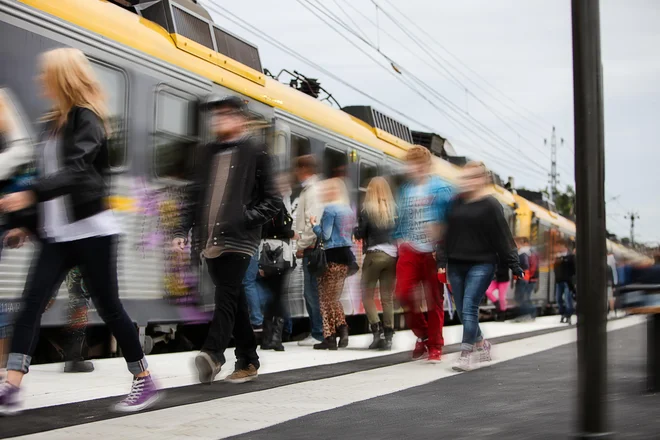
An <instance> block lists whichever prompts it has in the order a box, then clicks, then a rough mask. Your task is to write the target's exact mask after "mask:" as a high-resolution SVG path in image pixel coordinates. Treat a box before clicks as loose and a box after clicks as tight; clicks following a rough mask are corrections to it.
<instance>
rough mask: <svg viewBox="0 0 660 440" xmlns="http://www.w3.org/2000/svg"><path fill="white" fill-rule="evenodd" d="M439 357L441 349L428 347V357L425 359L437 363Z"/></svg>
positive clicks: (440, 356)
mask: <svg viewBox="0 0 660 440" xmlns="http://www.w3.org/2000/svg"><path fill="white" fill-rule="evenodd" d="M440 358H442V351H440V350H438V349H437V348H429V357H428V359H427V361H428V362H429V363H430V364H439V363H440V360H441V359H440Z"/></svg>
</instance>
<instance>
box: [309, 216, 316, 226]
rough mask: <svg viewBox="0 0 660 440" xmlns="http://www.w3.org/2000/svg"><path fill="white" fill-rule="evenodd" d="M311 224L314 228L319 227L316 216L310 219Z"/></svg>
mask: <svg viewBox="0 0 660 440" xmlns="http://www.w3.org/2000/svg"><path fill="white" fill-rule="evenodd" d="M309 223H310V224H311V225H312V226H316V225H318V222H317V218H316V216H315V215H312V216H310V217H309Z"/></svg>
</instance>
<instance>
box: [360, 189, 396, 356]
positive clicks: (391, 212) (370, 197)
mask: <svg viewBox="0 0 660 440" xmlns="http://www.w3.org/2000/svg"><path fill="white" fill-rule="evenodd" d="M395 220H396V204H395V203H394V197H392V190H391V189H390V185H389V184H388V183H387V180H385V179H384V178H382V177H374V178H373V179H371V182H369V185H368V186H367V194H366V197H365V199H364V208H363V209H362V212H361V213H360V215H359V216H358V226H357V227H356V228H355V238H357V239H358V240H362V246H363V249H364V250H365V254H366V256H365V257H364V263H363V265H362V288H363V296H362V302H363V303H364V309H365V311H366V312H367V318H368V319H369V326H370V327H371V333H372V334H373V337H374V339H373V341H372V342H371V345H369V349H372V350H373V349H376V348H380V349H383V350H391V349H392V337H393V335H394V303H393V298H392V296H393V291H394V283H395V279H396V257H397V248H396V245H395V244H394V239H393V238H392V236H393V234H394V226H395ZM378 284H379V285H380V301H381V304H382V306H383V322H382V324H381V321H380V318H379V317H378V310H377V309H376V303H375V302H374V295H375V293H376V285H378Z"/></svg>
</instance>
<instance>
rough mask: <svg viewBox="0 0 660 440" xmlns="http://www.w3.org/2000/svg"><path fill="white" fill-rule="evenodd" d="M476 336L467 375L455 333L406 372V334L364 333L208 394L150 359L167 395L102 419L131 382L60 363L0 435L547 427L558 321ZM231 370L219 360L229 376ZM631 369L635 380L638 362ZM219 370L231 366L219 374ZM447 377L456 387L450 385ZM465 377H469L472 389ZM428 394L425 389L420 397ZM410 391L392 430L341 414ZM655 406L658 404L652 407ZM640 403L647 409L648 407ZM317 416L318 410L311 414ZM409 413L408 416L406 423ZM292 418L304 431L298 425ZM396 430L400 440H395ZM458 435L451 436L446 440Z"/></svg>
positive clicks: (117, 365) (115, 371) (561, 341)
mask: <svg viewBox="0 0 660 440" xmlns="http://www.w3.org/2000/svg"><path fill="white" fill-rule="evenodd" d="M642 322H644V319H643V318H640V317H627V318H624V319H619V320H614V321H611V322H609V324H608V330H609V331H612V332H620V331H624V330H625V329H635V331H637V332H638V333H639V332H641V333H640V334H642V336H641V337H642V338H643V333H644V327H643V326H639V325H638V324H640V323H642ZM483 329H484V332H485V333H486V334H487V336H488V337H489V338H490V339H491V340H492V341H494V342H495V343H496V346H495V349H494V356H495V358H496V359H495V361H494V362H493V365H492V366H491V367H489V368H485V369H482V370H478V371H475V372H470V373H467V374H465V373H464V374H459V373H456V372H454V371H452V370H451V363H452V362H453V361H454V360H455V359H456V357H457V356H458V353H457V352H458V349H459V344H458V343H459V342H460V336H461V331H462V328H461V327H460V326H452V327H447V328H446V329H445V339H446V350H445V352H446V354H445V356H444V357H443V362H442V363H440V364H437V365H429V364H427V363H425V362H409V350H410V348H411V347H412V344H413V342H414V336H413V335H412V334H411V333H410V332H398V333H397V334H396V336H395V346H394V348H395V349H394V350H393V351H392V352H386V353H383V352H377V351H367V350H364V349H363V348H364V347H366V345H367V344H368V342H369V339H370V336H368V335H364V336H357V337H352V338H351V345H350V346H349V348H348V349H346V350H343V351H338V352H318V351H314V350H312V349H311V348H309V347H298V346H297V345H295V344H287V345H286V350H287V351H285V352H283V353H276V352H262V353H261V356H262V362H263V367H262V369H261V370H260V378H259V379H258V380H257V381H255V382H253V383H249V384H244V385H231V384H226V383H221V382H219V383H214V384H213V385H211V386H203V385H193V384H194V383H195V377H194V375H193V373H192V370H191V363H192V357H193V356H194V353H179V354H170V355H157V356H151V357H150V358H149V361H150V362H151V365H152V371H153V372H154V375H155V376H156V377H157V378H158V381H159V383H160V385H161V386H163V387H164V388H167V390H166V396H165V397H164V399H163V400H162V402H161V403H159V405H158V406H157V407H156V408H155V409H154V410H152V411H149V412H146V413H141V414H136V415H129V416H123V415H117V414H113V413H110V412H109V411H108V407H109V405H110V404H112V403H113V402H114V401H116V397H114V396H118V395H122V394H124V393H125V392H126V391H127V389H128V387H129V381H130V378H129V376H128V373H127V372H126V370H125V366H124V364H123V360H121V359H108V360H102V361H97V362H96V367H97V370H96V371H95V372H94V373H91V374H84V375H69V374H64V373H61V368H62V365H61V364H60V365H57V364H53V365H44V366H37V367H35V368H34V369H33V370H32V372H31V373H30V375H28V376H27V377H26V382H25V384H26V391H27V393H26V402H25V405H26V408H27V409H28V410H27V411H25V412H24V413H23V414H22V415H20V416H17V417H15V418H11V419H0V437H2V438H9V437H12V436H13V437H12V438H25V439H66V440H74V439H78V438H80V439H83V438H84V439H89V438H92V437H93V436H103V438H104V439H115V438H116V439H127V438H141V439H158V440H166V439H181V438H186V439H213V440H215V439H219V438H226V437H230V436H234V435H241V434H245V433H248V432H251V431H258V430H261V429H265V430H264V431H259V432H255V433H252V434H250V435H249V437H245V438H269V439H270V438H282V439H284V438H287V439H289V438H296V439H297V438H300V439H302V438H335V437H334V436H331V435H326V434H328V433H330V432H333V431H331V430H328V429H330V425H332V423H331V422H332V420H334V419H333V418H332V417H333V416H332V414H334V413H335V412H337V414H342V416H341V418H340V419H338V420H342V419H346V418H349V419H351V423H355V424H357V425H358V426H356V427H355V428H356V429H355V430H354V431H350V430H349V429H348V428H346V429H343V427H342V426H334V427H333V428H332V429H337V430H338V431H337V432H338V434H337V435H339V436H341V438H359V439H369V438H378V439H384V438H402V437H403V436H402V435H400V434H401V432H400V430H401V429H404V428H406V427H407V428H408V429H410V430H412V431H410V432H409V434H412V435H415V436H416V438H438V437H437V436H429V435H430V433H429V432H427V431H423V432H425V433H426V434H423V433H422V432H419V433H418V432H417V431H416V430H415V426H414V424H415V423H416V422H414V421H415V420H417V419H418V417H416V414H417V411H420V415H421V414H422V413H423V412H424V411H427V410H423V408H434V405H437V406H438V409H437V410H438V413H437V414H438V417H436V419H437V420H433V422H431V421H430V419H428V418H427V417H428V414H427V415H426V416H424V417H423V418H422V420H427V421H428V423H430V425H429V426H434V424H438V423H440V421H445V422H447V421H451V420H452V419H455V420H456V423H457V424H459V425H460V424H461V423H462V422H461V420H463V419H465V418H466V417H468V416H469V414H470V411H472V412H474V411H475V410H487V411H489V412H493V418H492V419H489V420H486V419H484V420H481V421H480V422H479V423H481V424H485V425H488V424H489V423H490V424H491V425H490V428H488V429H490V430H491V431H488V429H486V428H487V426H484V427H483V429H485V430H486V431H484V432H482V433H481V434H483V435H484V436H481V435H480V434H479V435H472V436H470V438H490V437H489V435H490V434H493V433H494V432H499V434H500V435H499V436H498V437H497V438H532V437H520V436H518V437H509V436H502V432H503V431H502V429H505V428H506V427H505V426H503V423H504V422H503V421H502V420H504V419H501V420H500V416H499V415H497V414H496V413H497V412H501V413H502V414H501V417H504V418H508V419H511V418H513V419H519V418H520V417H518V416H517V415H516V414H518V413H520V414H521V417H523V418H526V419H527V420H530V423H531V424H532V425H534V424H536V421H535V420H536V418H537V417H540V418H545V417H546V416H545V414H543V413H542V412H538V413H537V412H535V410H534V408H533V407H529V406H528V405H527V403H526V402H528V401H529V402H533V401H536V400H538V399H539V397H538V396H537V394H539V393H540V392H541V391H540V390H541V389H545V388H548V387H550V388H552V387H559V388H561V387H566V386H568V385H567V384H568V383H570V382H571V380H573V379H571V377H572V376H574V370H575V359H574V358H575V356H574V352H575V349H574V347H573V348H570V347H571V346H572V344H573V343H574V341H575V339H576V331H575V328H574V327H568V326H566V325H560V324H559V322H558V317H556V316H553V317H543V318H539V319H537V320H536V321H535V322H531V323H521V324H516V323H510V322H505V323H497V322H492V323H485V324H483ZM626 331H627V330H626ZM638 342H639V344H636V345H639V346H640V350H643V346H644V341H643V340H639V341H638ZM567 344H568V345H567ZM629 345H635V344H630V343H628V344H624V345H623V346H622V347H619V348H620V349H626V350H627V349H628V348H630V347H628V346H629ZM557 347H561V350H565V351H566V352H567V353H568V355H566V354H564V355H562V356H560V357H561V359H555V358H554V357H553V355H550V356H549V357H548V356H546V355H545V353H550V352H551V351H552V350H553V349H557ZM567 347H569V348H567ZM548 350H550V351H548ZM534 356H542V360H541V361H531V362H532V364H533V365H532V366H530V365H531V364H530V365H528V364H529V362H530V359H534ZM543 356H545V357H543ZM523 358H524V359H523ZM540 359H541V358H540ZM523 360H524V362H526V363H525V364H524V366H523V367H520V368H519V367H517V366H516V363H517V362H521V361H523ZM231 362H232V360H230V359H228V364H229V365H228V366H231V364H230V363H231ZM535 362H536V363H535ZM553 362H561V363H562V364H561V365H560V367H559V368H560V370H558V371H555V372H554V373H552V374H550V372H551V371H552V369H553V368H554V367H551V366H550V364H552V363H553ZM509 364H512V366H510V365H509ZM638 368H639V369H640V370H641V371H643V369H644V365H643V361H642V362H641V363H640V365H639V367H638ZM500 369H502V370H501V371H500ZM229 370H231V368H228V369H227V371H226V372H224V373H223V374H224V375H226V374H228V373H229V372H230V371H229ZM455 376H466V378H465V379H460V380H459V378H456V377H455ZM470 377H474V378H475V379H474V382H472V380H470V379H469V378H470ZM558 378H564V379H563V380H564V381H566V384H563V383H562V384H559V383H557V380H558ZM457 381H458V382H464V381H468V384H467V385H465V386H458V387H457V386H455V385H453V384H454V383H457ZM548 381H549V382H548ZM573 382H574V380H573ZM429 384H430V385H429ZM560 385H561V386H560ZM427 386H428V387H430V388H424V387H427ZM415 387H422V388H421V389H423V390H427V391H424V392H423V393H422V397H421V398H419V399H418V398H410V399H409V398H400V399H399V398H397V399H394V402H396V404H394V402H392V407H391V411H395V412H396V413H397V414H399V415H400V416H401V420H400V423H399V424H400V426H394V425H392V424H391V423H390V422H391V421H393V420H395V418H393V417H394V415H390V414H388V415H387V416H386V418H385V419H383V420H380V422H379V421H378V420H379V419H378V418H376V419H370V418H364V417H363V413H362V412H358V413H354V412H351V411H350V410H349V411H348V414H347V413H346V410H347V409H348V408H350V405H355V402H365V403H364V404H365V405H370V403H369V402H373V405H374V407H373V411H375V410H376V408H379V407H380V406H379V405H380V403H379V402H382V401H383V399H384V398H383V397H382V396H385V395H391V396H390V397H388V399H390V398H393V397H394V396H396V395H398V394H403V393H413V394H412V395H413V396H414V393H415V391H414V390H415V389H417V388H415ZM559 388H558V389H559ZM573 388H574V385H573ZM561 389H563V388H561ZM432 390H435V391H432ZM393 393H396V394H393ZM424 393H426V394H424ZM429 393H430V394H429ZM640 393H641V391H640ZM640 398H641V397H640ZM567 399H568V400H566V401H562V402H558V405H560V407H561V408H559V409H562V410H563V409H565V408H570V407H572V406H573V405H574V396H573V395H571V396H569V397H568V398H567ZM655 399H656V400H655V401H656V402H657V397H656V398H655ZM470 402H471V404H472V405H473V406H474V405H475V403H476V404H477V407H476V408H472V409H470V408H468V406H466V407H465V408H463V409H461V408H460V405H468V403H470ZM648 403H649V404H651V401H650V400H649V401H648ZM346 405H349V406H346ZM454 405H456V407H455V408H454ZM512 405H513V406H512ZM422 407H423V408H422ZM416 408H417V409H416ZM452 408H453V409H452ZM322 411H325V412H323V413H321V414H319V415H312V414H315V413H319V412H322ZM342 411H343V412H342ZM391 411H390V412H391ZM407 411H409V412H410V413H409V414H408V415H407V416H406V412H407ZM525 411H526V412H527V413H525ZM310 415H311V416H310ZM440 415H441V416H440ZM301 417H302V418H301ZM305 417H307V419H305ZM410 417H412V419H411V418H410ZM469 417H471V416H469ZM469 417H468V418H469ZM302 420H307V422H306V423H305V424H304V425H300V423H302V422H301V421H302ZM532 420H534V421H532ZM386 421H387V423H386V425H387V426H392V429H393V431H392V432H387V433H382V432H380V433H378V434H376V435H374V436H370V435H367V434H366V433H365V431H364V429H366V426H371V429H373V430H377V429H378V428H379V426H381V425H380V424H381V423H383V422H386ZM326 422H327V423H329V424H330V425H328V426H327V429H326V428H323V426H326V425H324V424H326ZM556 422H557V423H561V424H563V425H566V426H565V428H566V429H569V428H570V426H569V425H570V423H572V422H571V421H569V420H557V421H556ZM280 423H285V425H281V426H286V425H289V426H291V429H285V430H282V429H280V426H278V427H275V428H269V427H271V426H273V425H276V424H280ZM360 423H363V425H360ZM448 426H449V425H448ZM472 428H474V426H471V427H470V429H472ZM439 429H440V427H439ZM443 429H448V427H443V428H442V429H441V431H442V430H443ZM360 432H361V434H359V435H358V433H360ZM395 432H396V433H398V434H399V435H394V433H395ZM29 434H32V435H29ZM383 434H387V435H383ZM390 434H392V435H390ZM419 434H423V435H421V436H420V435H419ZM473 434H475V433H473ZM19 436H20V437H19ZM443 437H444V435H443ZM460 437H461V436H460V435H459V436H455V435H454V436H452V435H450V436H449V437H446V438H460ZM493 438H495V437H493ZM534 438H536V437H534ZM538 438H557V437H538ZM639 438H645V437H639Z"/></svg>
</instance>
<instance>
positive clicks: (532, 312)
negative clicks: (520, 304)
mask: <svg viewBox="0 0 660 440" xmlns="http://www.w3.org/2000/svg"><path fill="white" fill-rule="evenodd" d="M535 285H536V283H535V282H527V288H526V289H525V307H526V310H527V311H526V313H527V314H528V315H529V317H530V318H532V319H536V307H534V304H533V303H532V293H533V292H534V286H535Z"/></svg>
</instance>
